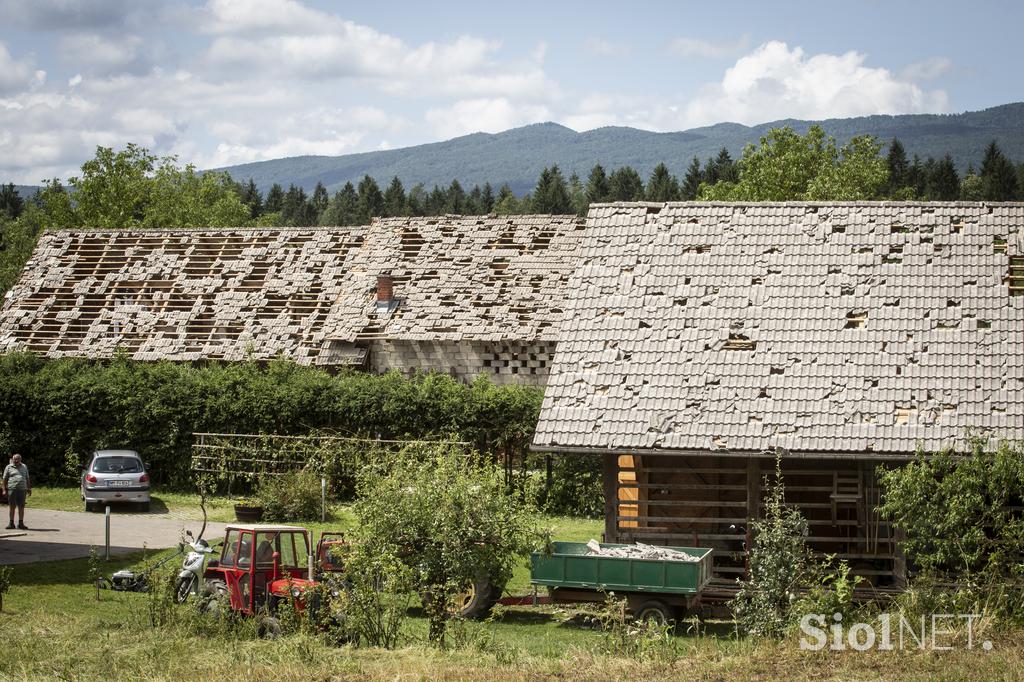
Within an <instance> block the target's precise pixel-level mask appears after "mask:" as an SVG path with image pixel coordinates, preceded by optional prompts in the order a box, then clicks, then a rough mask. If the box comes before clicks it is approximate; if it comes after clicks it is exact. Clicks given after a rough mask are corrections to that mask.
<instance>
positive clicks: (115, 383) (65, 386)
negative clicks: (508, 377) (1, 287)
mask: <svg viewBox="0 0 1024 682" xmlns="http://www.w3.org/2000/svg"><path fill="white" fill-rule="evenodd" d="M542 395H543V394H542V391H541V390H540V389H536V388H527V387H522V386H495V385H494V384H493V383H491V382H490V381H488V380H486V379H478V380H477V381H475V382H473V383H472V384H469V385H466V384H463V383H461V382H459V381H456V380H455V379H452V378H451V377H449V376H447V375H443V374H434V373H431V374H423V375H417V376H415V377H413V378H405V377H403V376H401V375H400V374H397V373H388V374H383V375H375V374H366V373H361V372H342V373H339V374H330V373H328V372H325V371H323V370H319V369H313V368H309V367H301V366H299V365H296V364H294V363H291V362H287V361H284V360H278V361H274V362H271V363H256V362H242V363H232V364H205V365H190V364H176V363H171V362H156V363H142V362H134V361H131V360H128V359H126V358H122V357H116V358H114V359H113V360H110V361H105V362H98V361H88V360H80V359H60V360H43V359H41V358H38V357H36V356H33V355H30V354H25V353H10V354H6V355H0V450H2V451H5V452H14V451H17V452H21V453H22V454H23V455H24V457H25V461H26V463H27V464H28V465H29V466H30V467H31V469H32V471H33V473H34V475H35V476H36V477H37V480H38V481H39V482H41V483H42V482H49V483H60V482H65V483H67V482H72V481H77V479H78V472H77V467H78V464H79V463H82V462H84V461H85V458H86V457H87V456H88V454H89V453H91V452H92V451H93V450H95V449H97V448H104V447H126V448H132V449H135V450H138V451H139V452H140V453H141V454H142V455H143V458H144V459H146V460H147V461H149V462H151V463H152V465H153V476H154V479H155V480H156V481H157V482H170V483H175V484H183V483H185V482H186V481H187V478H188V477H187V473H188V470H189V452H190V450H189V449H190V446H191V444H192V433H193V432H220V433H227V432H231V433H278V434H302V433H307V432H309V431H310V430H312V429H330V430H333V431H335V432H337V433H339V434H343V435H357V436H368V437H380V438H385V439H391V438H394V439H403V438H411V439H415V438H434V437H452V438H456V439H458V440H465V441H469V442H471V443H473V445H474V447H476V448H477V449H478V450H480V451H481V452H487V453H494V454H498V453H501V452H506V451H512V452H514V453H516V454H522V453H524V452H525V450H526V448H527V447H528V446H529V443H530V439H531V438H532V436H533V431H534V428H535V426H536V424H537V417H538V414H539V412H540V403H541V398H542Z"/></svg>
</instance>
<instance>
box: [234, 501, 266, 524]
mask: <svg viewBox="0 0 1024 682" xmlns="http://www.w3.org/2000/svg"><path fill="white" fill-rule="evenodd" d="M235 518H236V519H237V520H238V521H240V522H242V523H256V522H258V521H262V520H263V507H256V506H253V505H248V504H236V505H235Z"/></svg>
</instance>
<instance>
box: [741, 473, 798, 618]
mask: <svg viewBox="0 0 1024 682" xmlns="http://www.w3.org/2000/svg"><path fill="white" fill-rule="evenodd" d="M765 498H766V499H765V504H764V517H763V518H762V519H760V520H758V521H754V522H753V530H754V546H753V547H751V548H750V551H749V554H748V565H749V571H748V576H747V579H746V580H745V581H744V582H742V583H741V584H740V589H739V592H738V593H737V594H736V597H735V599H734V600H733V603H732V604H733V613H734V615H735V616H736V624H737V626H738V627H739V628H740V629H741V630H743V631H745V632H747V633H750V634H752V635H757V636H761V637H774V638H780V637H782V636H783V634H785V632H786V631H787V630H788V629H789V628H790V627H791V626H792V625H793V624H794V623H795V622H796V617H797V612H796V609H794V603H795V600H796V597H797V594H798V593H799V591H800V589H801V588H803V587H806V586H808V585H809V584H810V583H811V576H812V575H813V571H814V562H813V561H812V559H811V554H810V552H809V550H808V548H807V532H808V526H807V520H806V519H805V518H804V517H803V515H802V514H801V513H800V511H799V510H798V509H796V508H795V507H789V506H786V504H785V502H784V498H785V485H784V483H783V480H782V467H781V462H780V461H779V460H776V462H775V477H774V480H773V479H772V478H771V477H766V479H765Z"/></svg>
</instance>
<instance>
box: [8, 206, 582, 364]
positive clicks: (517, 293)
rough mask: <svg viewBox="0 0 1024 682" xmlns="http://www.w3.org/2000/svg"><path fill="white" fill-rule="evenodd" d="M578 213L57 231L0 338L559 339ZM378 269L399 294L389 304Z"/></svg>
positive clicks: (339, 349)
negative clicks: (379, 304) (381, 307)
mask: <svg viewBox="0 0 1024 682" xmlns="http://www.w3.org/2000/svg"><path fill="white" fill-rule="evenodd" d="M583 229H584V223H583V221H582V220H581V219H578V218H576V217H575V216H502V217H496V216H479V217H476V216H474V217H461V216H445V217H440V218H405V219H387V220H375V221H374V222H373V223H372V224H371V225H370V226H366V227H353V228H240V229H181V230H124V231H118V230H103V231H100V230H55V231H50V232H47V233H45V234H44V235H43V236H42V237H41V239H40V241H39V244H38V246H37V247H36V250H35V252H34V253H33V256H32V258H31V260H30V261H29V263H28V265H27V267H26V269H25V271H24V272H23V274H22V277H21V279H20V281H19V282H18V283H17V284H16V285H15V287H14V288H13V289H12V290H11V291H9V292H8V293H7V295H6V297H5V301H4V306H3V309H2V311H0V351H3V350H9V349H14V348H27V349H30V350H33V351H34V352H37V353H41V354H43V355H46V356H49V357H60V356H66V355H77V356H86V357H108V356H110V355H111V354H113V353H114V352H115V351H116V350H117V349H118V348H123V349H125V350H126V351H127V352H128V353H129V355H130V356H131V357H133V358H136V359H140V360H156V359H172V360H198V359H201V358H206V359H223V360H237V359H242V358H245V357H253V358H258V359H263V358H272V357H276V356H277V355H279V354H284V355H285V356H286V357H290V358H292V359H294V360H295V361H297V362H300V363H303V364H321V365H325V364H361V363H362V361H363V359H364V358H365V354H366V346H365V342H368V341H370V340H373V339H401V340H416V339H427V338H429V339H432V340H442V339H447V340H460V339H466V340H505V339H507V340H515V341H524V342H527V341H546V340H554V339H556V338H557V335H558V333H557V327H558V322H559V321H560V319H561V310H560V309H559V308H558V307H557V302H558V301H560V300H561V299H562V298H563V297H564V287H565V285H566V282H567V280H568V276H569V274H570V273H571V272H572V270H573V268H574V267H575V262H576V260H575V259H576V256H577V248H578V244H579V241H580V237H581V235H582V234H583ZM381 274H389V275H390V276H391V277H392V278H393V282H394V296H395V298H396V299H397V301H398V305H397V307H395V308H393V309H391V308H389V309H388V310H387V311H386V312H385V313H384V314H380V313H378V312H377V309H376V300H375V298H376V297H375V290H376V286H377V277H378V275H381ZM553 302H554V303H553Z"/></svg>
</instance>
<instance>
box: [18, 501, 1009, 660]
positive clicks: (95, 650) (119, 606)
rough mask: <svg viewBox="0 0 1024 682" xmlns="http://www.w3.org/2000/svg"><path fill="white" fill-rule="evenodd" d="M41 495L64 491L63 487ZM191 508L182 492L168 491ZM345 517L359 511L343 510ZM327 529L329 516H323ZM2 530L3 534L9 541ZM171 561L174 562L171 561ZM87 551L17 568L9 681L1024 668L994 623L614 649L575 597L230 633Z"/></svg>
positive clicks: (588, 532) (133, 562)
mask: <svg viewBox="0 0 1024 682" xmlns="http://www.w3.org/2000/svg"><path fill="white" fill-rule="evenodd" d="M40 497H41V498H43V499H47V500H51V501H55V502H59V501H60V500H61V499H64V500H66V499H67V495H66V493H63V492H61V493H49V497H47V496H46V495H41V496H40ZM167 499H168V500H169V501H170V503H171V504H181V505H182V507H183V508H185V507H187V506H188V503H189V500H188V499H187V498H186V496H184V495H182V496H179V497H177V498H171V497H168V498H167ZM340 517H341V518H340V520H339V524H340V525H342V526H344V525H346V524H347V523H350V522H351V518H350V517H348V516H347V515H346V513H345V510H344V509H343V510H342V513H341V514H340ZM546 523H547V525H549V526H551V528H552V531H553V535H554V536H555V537H558V538H562V539H571V540H581V541H582V540H587V539H589V538H591V537H597V536H598V534H599V533H600V522H598V521H594V520H584V519H567V518H549V519H546ZM317 526H318V527H319V524H317ZM0 542H2V540H0ZM170 552H171V551H170V550H167V551H164V552H161V553H157V554H151V555H149V556H148V557H145V558H144V557H142V556H141V555H132V556H127V557H121V558H118V559H117V560H114V561H111V562H110V563H104V564H103V565H102V571H103V573H104V574H109V573H111V572H113V571H114V570H116V569H118V568H122V567H131V568H133V569H135V570H139V569H140V568H142V567H143V566H145V565H150V564H152V563H153V562H154V561H156V560H158V559H159V558H161V557H165V556H168V555H169V554H170ZM177 565H178V560H177V559H174V560H172V561H171V562H170V563H169V564H168V565H167V568H168V569H175V568H176V567H177ZM88 573H89V563H88V561H87V560H84V559H82V560H72V561H63V562H51V563H38V564H29V565H20V566H14V567H13V580H12V583H13V587H12V588H11V591H10V593H9V594H8V595H7V596H6V598H5V599H4V602H3V613H0V641H3V642H4V645H3V646H2V647H0V679H3V680H50V679H66V680H121V679H132V680H142V679H147V680H148V679H154V680H181V679H192V678H196V679H227V680H233V679H245V680H308V679H318V680H321V679H322V680H328V679H360V680H362V679H371V680H395V679H398V680H405V679H410V680H411V679H488V680H537V679H547V678H566V679H580V680H592V679H594V680H605V679H607V680H619V679H637V680H647V679H686V680H690V679H711V680H718V679H721V680H725V679H729V680H760V679H770V678H774V679H849V680H860V679H896V678H898V679H908V680H926V679H936V678H941V679H952V680H979V679H1022V678H1024V651H1022V649H1021V647H1020V646H1019V645H1018V641H1019V636H1020V634H1021V633H1020V632H1019V631H1018V632H1006V633H997V634H994V635H993V634H991V633H986V635H985V636H986V637H987V638H990V639H992V640H993V641H994V642H995V646H994V648H993V650H992V651H990V652H984V651H982V650H981V649H980V648H977V647H976V648H975V649H974V650H972V651H967V650H963V649H960V650H955V651H948V652H934V651H916V650H911V651H902V652H900V651H891V652H878V651H875V652H869V653H857V652H854V651H845V652H827V651H825V652H805V651H801V650H799V648H798V646H797V643H798V639H797V637H796V636H794V637H792V638H790V639H788V640H786V641H783V642H780V643H775V642H758V641H754V640H750V639H737V638H735V637H734V636H733V635H732V633H731V631H730V628H729V627H728V625H727V624H723V625H724V626H723V627H721V628H720V629H719V630H718V632H717V634H715V633H714V632H713V630H712V629H711V628H709V629H708V630H706V631H705V633H704V634H703V635H699V636H698V635H696V634H695V633H693V632H688V631H687V626H686V625H684V626H682V627H681V628H680V632H678V633H677V634H676V635H675V636H673V637H670V638H669V639H668V640H666V642H667V643H664V644H660V645H655V646H653V648H650V649H649V650H648V652H647V654H646V655H645V656H642V657H635V656H625V655H622V654H621V653H620V654H619V655H616V654H614V653H611V652H612V651H614V649H610V648H609V647H610V645H609V641H608V640H607V639H606V637H605V636H604V634H603V633H601V632H599V631H597V630H595V629H593V628H592V627H591V626H589V625H587V624H586V623H587V621H586V619H582V618H580V617H579V612H578V611H577V610H576V609H573V608H567V607H550V606H549V607H539V608H529V607H517V608H508V609H499V610H498V611H497V615H496V617H495V618H494V619H493V620H492V621H491V622H487V623H467V624H465V625H464V626H462V627H461V629H458V630H457V631H456V636H453V637H452V638H451V644H452V646H451V648H449V649H448V650H445V651H438V650H436V649H433V648H431V647H429V646H427V644H426V643H425V640H426V630H427V627H426V620H425V619H424V618H423V617H422V616H421V615H420V614H419V611H418V609H413V610H412V611H411V614H412V615H411V616H410V618H409V619H408V621H407V622H406V626H405V629H404V638H403V643H402V645H401V646H400V647H399V648H398V649H397V650H395V651H384V650H380V649H372V648H353V647H349V646H346V647H337V646H331V645H329V644H327V643H325V642H323V641H321V640H320V639H319V638H317V637H315V636H310V635H304V634H292V635H287V636H285V637H283V638H281V639H280V640H276V641H261V640H257V639H256V638H255V637H254V636H253V634H252V632H251V627H250V629H249V630H246V629H245V628H244V627H243V628H242V629H241V630H237V629H236V630H235V631H229V630H228V629H227V628H225V626H224V625H222V624H216V623H212V622H210V621H207V620H204V619H199V618H194V617H185V618H182V617H181V616H182V615H186V614H189V613H191V612H190V611H189V607H187V606H186V607H176V606H173V607H171V610H170V611H169V612H162V611H161V609H160V608H156V607H158V606H159V604H158V603H157V602H155V601H154V600H153V599H152V598H151V597H150V595H147V594H128V593H117V592H107V591H104V592H101V593H100V597H101V599H100V601H97V600H96V591H95V590H94V589H93V588H92V587H91V586H90V585H88V584H87V583H88ZM527 589H528V571H527V569H526V567H525V566H522V567H520V568H519V569H517V571H516V573H515V576H514V578H513V583H512V584H511V585H510V590H511V591H513V592H518V593H523V592H525V591H526V590H527ZM161 613H164V614H165V615H166V613H170V614H171V620H172V621H178V622H173V623H171V624H167V625H163V626H161V627H154V626H153V624H152V617H153V616H154V614H155V615H156V616H158V617H159V616H160V615H161Z"/></svg>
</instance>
